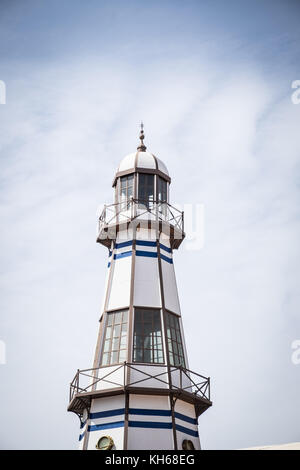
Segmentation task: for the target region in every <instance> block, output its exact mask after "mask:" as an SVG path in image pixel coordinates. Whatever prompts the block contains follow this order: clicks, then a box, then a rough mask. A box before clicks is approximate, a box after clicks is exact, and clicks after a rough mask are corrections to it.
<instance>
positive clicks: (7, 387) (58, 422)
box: [0, 0, 300, 449]
mask: <svg viewBox="0 0 300 470" xmlns="http://www.w3.org/2000/svg"><path fill="white" fill-rule="evenodd" d="M299 9H300V6H299V2H297V1H272V2H271V1H252V2H246V1H227V2H221V1H184V2H183V1H172V2H171V1H160V2H158V1H149V2H147V3H146V2H144V3H142V2H137V1H127V2H123V1H119V2H117V1H109V2H108V1H107V2H104V1H100V0H98V1H95V0H91V1H89V2H82V1H76V0H72V1H67V0H63V1H51V2H50V1H49V2H42V1H27V2H20V1H2V2H1V18H0V57H1V61H0V80H3V81H4V82H5V84H6V89H7V97H6V104H5V105H0V121H1V125H0V148H1V154H0V170H1V171H0V183H1V188H0V217H1V227H2V230H1V250H0V251H1V264H0V288H1V312H2V315H1V330H0V339H1V340H3V341H5V343H6V349H7V364H6V365H0V377H1V383H2V384H4V385H2V386H1V391H0V395H1V400H0V402H1V403H2V404H3V403H5V404H6V405H5V406H3V405H2V406H1V407H0V416H1V420H2V422H5V423H6V424H5V426H2V430H1V435H0V446H1V447H2V448H16V446H18V447H21V448H76V446H77V438H78V422H77V417H76V416H72V415H70V414H67V413H66V407H67V400H68V384H69V382H70V380H71V379H72V377H73V375H74V373H75V371H76V369H77V368H87V367H89V366H90V365H91V362H92V357H93V352H94V346H95V342H96V337H97V328H98V318H99V309H100V305H101V299H102V295H103V287H104V276H105V265H106V256H107V253H106V252H105V250H104V249H103V248H101V247H100V246H97V245H96V243H95V242H94V240H95V235H96V221H97V211H98V207H99V206H101V204H103V203H104V202H110V201H112V189H111V182H112V178H113V176H114V172H115V170H116V168H117V166H118V164H119V161H120V160H121V158H123V156H124V155H126V154H127V153H130V152H132V151H134V150H135V148H136V146H137V136H138V125H139V122H140V120H141V119H142V120H143V121H144V123H145V134H146V145H147V146H148V149H149V150H150V151H153V152H154V153H155V154H157V155H158V156H159V157H160V158H161V159H162V160H163V161H164V162H165V163H166V165H167V166H168V169H169V172H170V174H171V177H172V185H171V199H172V200H171V202H176V203H178V204H189V203H193V204H198V203H201V204H204V207H205V244H204V247H203V249H201V250H191V249H188V243H185V244H183V246H182V248H181V249H180V250H179V252H178V253H176V254H175V269H176V274H177V281H178V286H179V295H180V300H181V306H182V315H183V322H184V327H185V336H186V340H187V344H188V352H189V362H190V367H191V369H192V370H195V371H199V372H200V373H203V374H206V375H210V376H211V377H212V397H213V401H214V406H213V408H212V409H210V410H209V411H208V412H207V413H206V414H204V415H203V416H202V417H201V418H200V436H201V441H202V445H203V447H204V448H210V449H211V448H241V447H249V446H254V445H265V444H272V443H284V442H291V441H299V440H300V436H299V427H298V423H299V418H300V416H299V410H300V407H299V386H300V365H298V366H296V365H294V364H293V363H292V361H291V354H292V350H291V343H292V341H294V340H295V339H299V338H300V322H299V306H300V298H299V288H298V279H299V275H300V267H299V246H298V245H299V235H300V233H299V232H300V228H299V155H300V138H299V124H300V105H295V104H293V103H292V101H291V94H292V89H291V84H292V82H293V81H294V80H297V79H300V71H299V63H300V47H299V44H300V30H299V21H298V20H299ZM188 273H191V275H190V276H188ZM20 390H22V393H21V392H20ZM283 396H284V397H285V398H284V399H283V398H282V397H283ZM16 429H18V442H17V443H16V438H15V436H16Z"/></svg>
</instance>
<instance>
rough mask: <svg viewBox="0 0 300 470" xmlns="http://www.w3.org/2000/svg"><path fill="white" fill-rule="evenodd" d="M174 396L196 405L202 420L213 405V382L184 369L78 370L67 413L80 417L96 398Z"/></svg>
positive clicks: (126, 366)
mask: <svg viewBox="0 0 300 470" xmlns="http://www.w3.org/2000/svg"><path fill="white" fill-rule="evenodd" d="M126 393H129V394H145V395H170V394H171V395H172V396H173V397H175V398H176V397H177V398H180V399H181V400H184V401H186V402H188V403H192V404H194V405H195V410H196V415H197V416H199V415H201V414H202V413H204V411H206V410H207V408H209V407H210V406H211V405H212V402H211V400H210V378H209V377H204V376H203V375H200V374H197V373H195V372H192V371H190V370H188V369H184V368H183V367H176V366H169V367H168V366H166V365H161V364H159V365H158V364H139V363H128V362H124V363H122V364H118V365H115V366H108V367H99V368H96V369H84V370H78V371H77V373H76V375H75V377H74V379H73V380H72V382H71V385H70V404H69V407H68V411H73V412H74V413H76V414H78V415H79V416H81V415H82V414H83V411H84V409H85V408H87V409H89V408H90V404H91V400H92V399H94V398H100V397H107V396H112V395H120V394H126Z"/></svg>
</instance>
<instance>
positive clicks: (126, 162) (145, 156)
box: [117, 152, 169, 176]
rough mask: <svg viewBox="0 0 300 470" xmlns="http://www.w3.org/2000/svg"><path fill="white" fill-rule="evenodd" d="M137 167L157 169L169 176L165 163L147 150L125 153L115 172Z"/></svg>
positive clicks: (133, 169)
mask: <svg viewBox="0 0 300 470" xmlns="http://www.w3.org/2000/svg"><path fill="white" fill-rule="evenodd" d="M137 168H144V169H152V170H159V171H161V172H162V173H164V174H165V175H166V176H169V172H168V170H167V167H166V165H165V164H164V163H163V162H162V161H161V160H160V159H159V158H157V157H155V155H153V154H152V153H149V152H134V153H130V154H129V155H126V157H124V158H123V160H122V161H121V163H120V165H119V167H118V170H117V173H119V172H121V171H127V170H131V169H132V171H136V169H137Z"/></svg>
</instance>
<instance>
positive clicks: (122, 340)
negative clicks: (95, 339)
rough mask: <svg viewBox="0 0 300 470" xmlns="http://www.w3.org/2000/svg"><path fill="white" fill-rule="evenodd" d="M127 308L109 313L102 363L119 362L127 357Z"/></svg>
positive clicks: (104, 364)
mask: <svg viewBox="0 0 300 470" xmlns="http://www.w3.org/2000/svg"><path fill="white" fill-rule="evenodd" d="M127 315H128V311H127V310H120V311H118V312H111V313H108V314H107V323H106V330H105V337H104V345H103V354H102V365H103V366H108V365H110V364H119V363H120V362H124V361H126V358H127Z"/></svg>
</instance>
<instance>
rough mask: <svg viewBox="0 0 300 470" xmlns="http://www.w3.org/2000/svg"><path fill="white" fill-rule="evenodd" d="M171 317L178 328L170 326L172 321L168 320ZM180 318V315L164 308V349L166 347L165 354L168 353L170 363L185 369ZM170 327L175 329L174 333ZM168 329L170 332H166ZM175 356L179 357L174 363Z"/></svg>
mask: <svg viewBox="0 0 300 470" xmlns="http://www.w3.org/2000/svg"><path fill="white" fill-rule="evenodd" d="M171 318H173V320H172V321H173V325H175V324H177V325H178V328H176V327H175V326H172V324H171V323H172V321H170V319H171ZM180 319H181V317H180V316H179V315H177V314H176V313H173V312H170V311H169V310H166V312H165V325H164V326H165V329H166V340H167V345H166V349H167V354H168V359H169V363H170V365H171V366H174V367H183V368H184V369H186V359H185V349H184V343H183V338H182V333H181V322H180ZM172 329H173V330H175V333H173V332H172ZM168 330H170V333H169V332H168ZM178 337H179V338H180V341H178ZM174 338H175V339H174ZM174 344H175V346H176V347H175V348H174V347H173V346H174ZM170 345H171V349H170ZM178 346H179V347H178ZM179 350H181V352H182V354H180V353H179V352H178V351H179ZM175 351H176V352H175ZM171 356H172V359H171ZM175 356H177V357H178V359H179V361H178V364H176V361H175ZM180 359H182V361H180Z"/></svg>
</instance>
